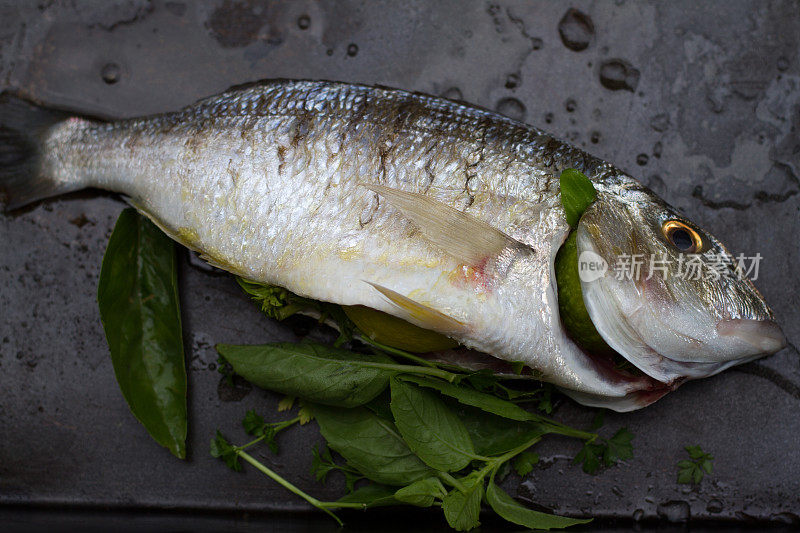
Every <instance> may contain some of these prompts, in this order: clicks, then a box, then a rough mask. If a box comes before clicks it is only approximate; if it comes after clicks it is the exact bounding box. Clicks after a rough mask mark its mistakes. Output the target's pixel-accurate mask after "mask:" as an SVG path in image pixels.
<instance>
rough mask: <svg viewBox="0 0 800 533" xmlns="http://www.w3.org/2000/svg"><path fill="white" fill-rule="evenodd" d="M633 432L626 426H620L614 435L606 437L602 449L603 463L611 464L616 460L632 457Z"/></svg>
mask: <svg viewBox="0 0 800 533" xmlns="http://www.w3.org/2000/svg"><path fill="white" fill-rule="evenodd" d="M631 440H633V433H631V432H630V431H628V429H627V428H620V429H619V430H618V431H617V432H616V433H614V436H613V437H611V438H610V439H608V443H607V444H606V447H605V450H603V464H605V465H606V466H611V465H613V464H615V463H616V462H617V461H624V460H625V459H633V445H632V444H631Z"/></svg>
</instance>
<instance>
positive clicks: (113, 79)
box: [100, 63, 122, 85]
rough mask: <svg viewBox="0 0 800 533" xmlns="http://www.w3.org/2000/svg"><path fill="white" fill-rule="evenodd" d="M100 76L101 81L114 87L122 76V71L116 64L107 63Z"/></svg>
mask: <svg viewBox="0 0 800 533" xmlns="http://www.w3.org/2000/svg"><path fill="white" fill-rule="evenodd" d="M100 76H102V77H103V81H104V82H106V83H107V84H109V85H114V84H115V83H117V82H118V81H119V79H120V77H121V76H122V69H121V68H120V67H119V65H117V64H116V63H109V64H107V65H106V66H104V67H103V70H102V71H101V72H100Z"/></svg>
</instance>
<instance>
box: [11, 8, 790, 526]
mask: <svg viewBox="0 0 800 533" xmlns="http://www.w3.org/2000/svg"><path fill="white" fill-rule="evenodd" d="M75 4H76V5H72V3H63V5H62V3H56V2H46V1H42V2H38V3H37V2H26V1H22V0H20V1H19V2H8V1H5V2H0V19H1V20H3V24H2V28H0V89H13V90H19V91H22V92H23V93H25V94H27V95H29V96H31V97H35V98H36V99H39V100H41V101H44V102H46V103H48V104H52V105H58V106H64V107H70V108H75V109H78V110H82V111H86V112H91V113H99V114H105V115H111V116H133V115H139V114H145V113H152V112H157V111H167V110H172V109H176V108H178V107H180V106H182V105H184V104H187V103H189V102H192V101H194V100H195V99H197V98H200V97H202V96H206V95H209V94H214V93H216V92H219V91H221V90H224V89H225V88H227V87H228V86H230V85H233V84H239V83H243V82H247V81H252V80H255V79H260V78H269V77H287V78H322V79H337V80H344V81H352V82H362V83H379V84H384V85H390V86H396V87H400V88H404V89H411V90H418V91H424V92H428V93H433V94H443V95H446V96H448V97H452V98H462V99H464V100H467V101H470V102H474V103H476V104H480V105H482V106H485V107H489V108H494V109H498V110H500V111H501V112H504V113H506V114H509V115H511V116H515V117H516V118H522V119H524V120H526V121H528V122H530V123H532V124H535V125H537V126H539V127H542V128H543V129H545V130H548V131H551V132H553V133H555V134H557V135H558V136H561V137H563V138H567V139H570V140H572V141H573V142H575V143H577V144H578V145H580V146H583V147H585V148H586V149H587V150H588V151H590V152H591V153H593V154H595V155H597V156H600V157H603V158H605V159H608V160H610V161H612V162H614V163H615V164H617V165H619V166H621V167H622V168H625V169H628V170H629V171H630V172H631V174H632V175H634V176H637V177H639V178H641V179H642V181H643V182H644V183H646V184H648V185H649V186H650V187H652V188H653V189H655V190H656V191H657V192H658V193H659V194H661V195H662V196H663V197H665V198H666V200H667V201H669V202H670V203H672V204H674V205H676V206H678V207H679V208H681V209H682V210H684V211H685V212H686V213H687V214H688V215H689V216H690V217H691V218H692V219H693V220H696V221H697V222H698V223H700V225H701V226H703V227H707V228H709V229H711V230H712V231H713V232H714V233H715V234H716V235H717V236H719V237H720V238H721V239H722V240H723V241H724V242H726V243H729V244H730V245H731V246H732V248H734V249H735V250H740V251H745V252H747V253H755V252H759V253H761V254H762V256H763V257H764V259H763V261H762V263H761V269H760V275H759V279H758V281H757V285H758V287H759V288H760V289H761V290H762V292H763V293H764V295H765V296H766V298H767V300H768V301H769V302H770V303H771V305H772V306H773V308H774V310H775V312H776V314H777V316H778V318H779V321H780V322H781V324H782V325H783V327H784V330H785V332H786V334H787V336H788V339H789V341H790V345H789V347H787V348H786V349H784V350H783V351H782V352H780V353H778V354H776V355H775V356H773V357H770V358H768V359H765V360H762V361H759V362H757V363H752V364H749V365H746V366H744V367H741V368H738V369H735V370H733V371H728V372H725V373H723V374H722V375H719V376H717V377H714V378H711V379H707V380H703V381H699V382H693V383H689V384H688V385H686V386H684V387H682V388H681V389H680V390H679V391H677V392H675V393H673V394H670V395H669V396H667V397H666V398H665V399H663V400H661V401H660V402H658V403H657V404H655V405H654V406H652V407H649V408H647V409H644V410H642V411H639V412H636V413H632V414H626V415H615V414H609V415H607V416H606V421H607V427H608V428H609V429H615V428H616V427H618V426H620V425H626V426H628V427H629V428H630V429H631V430H632V431H633V432H634V433H635V435H636V438H635V441H634V444H635V455H636V456H635V458H634V459H633V460H630V461H627V462H626V463H625V464H621V465H619V466H617V467H614V468H611V469H608V470H605V471H603V472H602V473H601V474H599V475H597V476H588V475H585V474H583V473H582V472H581V471H580V470H579V468H578V467H576V466H574V465H572V464H570V460H569V457H570V456H571V455H574V453H575V452H576V451H577V445H576V443H574V442H569V441H563V442H562V441H558V440H550V441H548V442H545V443H544V444H542V446H540V448H539V453H540V454H541V455H542V457H543V461H542V463H541V465H540V466H539V467H537V468H536V469H534V471H533V473H531V474H530V475H529V476H528V477H526V478H525V479H524V480H520V479H519V478H518V477H515V476H513V475H512V476H511V477H509V479H508V480H507V486H508V487H509V489H510V490H512V491H516V493H517V494H518V495H519V496H520V497H521V498H523V499H527V500H530V501H535V502H537V503H539V504H541V505H544V506H546V507H548V508H551V509H554V510H556V511H559V512H564V513H569V514H575V515H581V516H589V515H593V516H599V517H607V518H617V519H622V520H643V521H648V520H649V521H651V522H652V521H657V520H661V521H673V522H674V521H682V520H684V519H687V518H689V517H691V520H692V521H695V522H698V521H699V522H703V523H725V524H739V525H744V524H748V523H752V521H771V522H773V523H777V524H795V525H797V524H798V521H800V518H799V517H798V515H800V496H798V494H800V447H799V446H798V444H799V442H798V441H799V440H800V437H798V435H800V417H798V416H797V412H798V407H799V405H798V403H799V402H800V360H799V359H798V351H797V343H798V342H800V311H799V310H798V306H797V287H798V281H800V274H798V269H797V268H796V263H797V259H798V244H797V243H798V242H800V222H799V221H798V220H799V218H800V217H798V211H799V210H800V194H798V189H799V188H800V181H799V179H798V176H799V175H800V138H799V137H798V132H797V126H798V123H800V58H798V53H799V52H798V50H800V5H799V4H797V3H796V2H791V1H788V0H787V1H784V2H778V1H774V2H759V3H751V2H747V1H744V0H742V1H734V2H732V1H717V2H704V3H702V5H697V4H698V3H695V2H689V1H683V2H670V3H665V4H659V3H656V2H647V3H633V2H626V1H617V2H614V3H611V2H585V1H576V2H573V3H572V4H570V5H571V6H573V7H575V8H577V9H579V10H580V11H581V12H582V13H584V14H585V15H586V16H588V18H589V19H590V20H591V26H592V31H591V32H587V29H588V28H589V26H587V25H586V24H583V25H581V24H580V23H579V22H578V23H576V22H575V20H574V19H573V20H566V21H564V23H563V24H561V26H559V23H560V21H562V18H563V17H564V15H565V13H566V10H567V7H568V6H567V4H564V3H557V2H551V3H529V2H497V3H494V2H469V3H462V2H456V1H448V2H436V3H427V2H419V3H412V2H407V3H403V4H400V3H384V2H350V1H347V2H337V3H333V2H310V1H305V0H302V1H297V2H263V3H262V2H242V1H232V0H225V1H217V2H208V3H205V4H194V3H189V2H186V3H184V2H177V1H172V2H147V1H140V0H129V1H113V2H99V1H97V2H82V3H75ZM559 29H561V30H563V33H564V36H563V38H562V36H561V34H560V31H559ZM587 43H588V46H586V47H585V48H584V49H582V50H575V49H578V48H581V46H582V45H583V44H587ZM567 44H569V45H570V46H571V48H570V47H568V46H567ZM612 60H619V61H618V62H616V63H614V62H612ZM609 62H612V63H609ZM612 89H613V90H612ZM122 208H123V204H122V202H121V201H120V200H119V199H118V198H115V197H114V196H112V195H108V194H104V193H96V192H87V193H80V194H74V195H71V196H69V197H67V198H61V199H55V200H51V201H47V202H44V203H41V204H39V205H37V206H35V207H33V208H32V209H28V210H26V211H24V212H23V213H21V214H15V215H13V216H9V215H0V308H2V313H0V427H2V431H1V432H0V435H2V436H1V437H0V509H2V510H0V517H6V518H7V519H9V520H11V519H14V520H17V522H13V523H17V524H23V523H24V524H28V522H24V520H25V518H24V517H28V519H30V517H31V516H36V517H37V518H36V520H37V521H38V522H37V523H38V524H39V526H40V529H42V530H44V529H47V528H49V527H51V526H52V523H53V522H52V520H53V519H52V517H51V518H47V516H50V515H47V516H45V515H41V514H34V515H30V514H28V513H26V512H22V511H20V510H19V508H20V506H22V507H23V508H27V507H31V508H40V507H42V506H46V507H48V508H52V509H55V510H58V509H70V508H75V507H79V508H81V507H100V508H112V509H128V510H136V509H140V510H142V509H144V510H150V511H152V510H155V509H183V510H213V511H237V512H240V513H241V512H242V511H248V512H258V511H266V512H267V513H271V512H272V513H274V512H278V511H280V512H281V513H286V512H288V513H289V515H288V516H289V518H288V520H289V522H280V524H287V523H294V524H297V530H304V529H309V530H311V529H313V530H319V529H320V528H325V527H328V526H331V525H332V523H330V524H329V523H328V522H325V521H321V522H320V521H316V519H309V518H308V517H307V515H306V514H305V513H301V511H306V510H307V508H306V506H304V505H303V504H302V503H300V502H299V501H297V500H296V499H295V498H293V497H291V496H290V495H289V494H288V493H286V492H285V491H283V490H281V489H279V488H278V487H277V486H276V485H275V484H272V483H270V482H269V481H268V480H266V479H264V478H263V477H262V476H260V475H257V474H255V473H253V472H246V473H244V474H234V473H232V472H230V471H228V470H226V469H225V467H224V466H223V465H222V464H221V463H219V462H218V461H216V460H214V459H212V458H211V457H210V456H209V455H208V451H207V449H208V446H207V443H208V441H209V439H210V437H211V435H212V434H213V431H214V430H215V429H216V428H221V429H223V430H224V431H226V432H227V433H228V434H230V435H237V434H238V432H239V430H238V428H237V425H238V423H237V422H236V421H237V420H239V419H240V418H241V417H242V416H243V414H244V413H245V411H246V410H247V409H250V408H256V407H257V408H258V409H259V410H260V411H262V412H265V413H272V412H274V409H275V406H276V402H277V399H276V397H275V396H273V395H271V394H268V393H265V392H262V391H259V390H254V389H252V390H251V389H250V388H247V387H240V388H236V389H228V388H226V387H225V386H224V385H223V384H221V383H220V377H219V374H218V373H217V372H216V371H215V370H214V364H215V359H216V355H215V352H214V349H213V345H214V344H215V343H220V342H236V343H246V342H264V341H275V340H295V339H298V338H301V337H302V336H304V335H306V334H308V328H307V327H306V326H307V324H305V323H302V322H295V323H293V324H277V323H274V322H270V321H268V320H266V319H264V318H263V317H262V316H260V314H259V313H258V311H257V310H256V309H255V308H254V307H253V306H252V305H251V304H250V303H249V302H248V301H247V299H246V298H245V297H244V296H243V295H242V294H241V292H240V291H239V290H238V288H237V287H236V285H235V283H234V282H233V281H232V279H231V278H230V277H228V276H225V275H219V274H218V273H215V272H213V271H209V270H208V269H206V268H203V267H201V266H200V265H198V264H197V263H196V262H192V261H190V260H189V255H188V254H186V253H182V262H181V271H180V276H181V289H182V291H181V294H182V305H183V313H184V320H185V322H184V325H185V336H186V346H187V352H188V353H187V360H188V365H189V368H190V374H189V386H190V399H189V402H190V403H189V405H190V431H189V444H190V450H191V451H190V457H189V460H187V461H185V462H181V461H178V460H176V459H173V458H172V457H171V456H170V455H169V454H168V452H166V450H164V449H161V448H159V447H158V446H157V445H155V444H154V443H153V442H152V441H151V440H150V438H149V437H148V436H147V434H146V433H145V431H144V430H143V429H142V428H141V427H140V426H139V424H138V423H137V422H136V421H135V420H134V418H133V417H132V416H131V414H130V412H129V411H128V409H127V407H126V406H125V403H124V401H123V399H122V396H121V394H120V393H119V391H118V389H117V386H116V383H115V381H114V377H113V372H112V369H111V364H110V361H109V358H108V355H107V348H106V344H105V340H104V337H103V332H102V329H101V327H100V321H99V318H98V312H97V306H96V303H95V289H96V284H97V277H98V274H99V269H100V261H101V258H102V254H103V250H104V247H105V243H106V240H107V238H108V236H109V234H110V231H111V228H112V226H113V223H114V220H115V219H116V216H117V214H118V213H119V211H120V210H121V209H122ZM310 334H311V335H312V336H323V335H325V332H320V331H312V332H311V333H310ZM557 415H558V416H559V417H561V418H563V419H564V420H567V421H569V422H572V423H576V424H588V421H589V420H590V419H591V417H592V416H593V412H592V411H591V410H589V409H585V408H582V407H580V406H577V405H575V404H572V403H570V402H569V401H563V402H562V403H561V404H560V406H559V408H558V413H557ZM240 437H243V435H240ZM319 440H320V438H319V436H318V433H317V432H316V430H315V429H314V428H313V427H303V428H298V429H296V430H293V431H291V432H288V433H287V434H286V435H284V436H283V437H282V438H281V441H280V443H281V446H282V449H283V451H282V453H281V454H280V455H278V456H270V455H264V456H263V457H262V459H263V460H264V461H265V462H266V463H267V464H268V465H270V466H272V467H274V468H275V469H276V470H278V471H279V472H281V473H283V474H285V475H286V476H287V477H289V478H290V479H292V480H294V481H296V482H297V484H298V485H299V486H301V487H302V488H304V489H307V490H309V491H310V492H312V493H314V494H317V495H320V496H321V497H332V496H334V495H335V494H337V493H338V492H339V491H340V490H341V489H342V487H341V485H340V484H337V483H334V484H333V485H332V486H331V487H323V486H320V485H318V484H317V483H316V482H315V481H314V479H313V477H312V476H311V475H310V474H309V466H310V462H311V454H310V451H309V450H310V448H311V446H312V445H313V444H314V443H316V442H318V441H319ZM688 444H700V445H702V446H703V448H704V449H706V450H708V451H710V452H711V453H713V454H714V456H715V458H716V460H715V463H714V466H715V471H714V473H713V475H711V476H709V478H708V479H706V480H704V481H703V482H702V484H701V485H700V486H699V487H686V486H681V485H677V484H676V483H675V477H676V467H675V463H676V462H677V461H678V460H680V459H682V458H684V455H685V452H684V451H683V446H685V445H688ZM13 509H17V510H16V511H15V510H13ZM295 515H296V518H291V517H292V516H295ZM20 516H22V517H23V518H22V519H20V518H19V517H20ZM43 516H44V518H43ZM56 516H58V515H56ZM80 516H82V515H79V517H78V518H77V519H76V518H75V517H74V516H73V517H72V519H71V520H73V521H75V520H78V521H80V520H81V518H80ZM267 516H270V515H269V514H268V515H267ZM280 516H281V517H283V518H281V519H280V520H284V519H285V517H286V516H287V515H285V514H281V515H280ZM378 516H383V517H386V516H387V515H385V514H383V515H378ZM388 516H392V518H391V520H392V522H393V523H397V524H400V525H401V528H402V527H403V525H404V524H406V522H403V521H402V520H403V517H407V516H409V515H407V514H406V513H403V514H401V515H388ZM410 516H412V517H414V518H415V519H416V521H417V523H419V517H420V516H422V517H424V518H425V523H427V524H428V525H429V526H430V527H432V528H434V529H437V528H440V527H442V523H443V522H442V521H441V519H440V518H439V516H438V515H426V514H422V515H420V514H418V513H413V514H412V515H410ZM428 516H430V517H431V518H430V519H428V518H427V517H428ZM84 518H85V517H84ZM19 520H22V522H20V521H19ZM48 520H49V521H48ZM117 520H118V521H119V520H122V519H117ZM142 520H144V522H142V523H144V524H150V525H152V524H151V523H150V522H148V521H147V519H146V518H144V519H142ZM276 520H277V519H276ZM309 520H312V521H310V522H309ZM359 520H362V519H359ZM293 521H294V522H293ZM398 521H399V522H398ZM67 522H69V520H67ZM128 523H129V524H132V523H133V522H128ZM165 523H166V522H165ZM170 523H173V522H170ZM278 523H279V522H273V524H278ZM42 524H44V526H42ZM48 524H50V525H48ZM215 524H216V522H215ZM156 526H157V522H156ZM148 527H149V526H148ZM212 527H216V526H212ZM274 527H278V526H274ZM287 527H289V526H287ZM331 529H332V528H331Z"/></svg>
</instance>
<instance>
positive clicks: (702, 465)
mask: <svg viewBox="0 0 800 533" xmlns="http://www.w3.org/2000/svg"><path fill="white" fill-rule="evenodd" d="M685 449H686V451H687V453H688V454H689V457H691V460H688V459H684V460H683V461H678V483H683V484H687V485H688V484H691V483H694V484H698V483H700V482H701V481H703V477H704V476H705V475H706V474H710V473H711V471H712V470H713V463H712V462H711V461H713V460H714V456H713V455H711V454H710V453H706V452H704V451H703V450H702V448H700V446H686V448H685Z"/></svg>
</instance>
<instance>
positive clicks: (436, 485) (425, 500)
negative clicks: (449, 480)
mask: <svg viewBox="0 0 800 533" xmlns="http://www.w3.org/2000/svg"><path fill="white" fill-rule="evenodd" d="M445 494H447V490H446V489H445V488H444V485H442V482H441V481H439V478H436V477H429V478H425V479H420V480H419V481H415V482H414V483H412V484H411V485H409V486H407V487H403V488H402V489H399V490H398V491H397V492H395V493H394V497H395V499H396V500H398V501H401V502H403V503H407V504H409V505H415V506H417V507H430V506H431V505H433V501H434V499H436V498H443V497H444V496H445Z"/></svg>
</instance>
